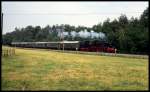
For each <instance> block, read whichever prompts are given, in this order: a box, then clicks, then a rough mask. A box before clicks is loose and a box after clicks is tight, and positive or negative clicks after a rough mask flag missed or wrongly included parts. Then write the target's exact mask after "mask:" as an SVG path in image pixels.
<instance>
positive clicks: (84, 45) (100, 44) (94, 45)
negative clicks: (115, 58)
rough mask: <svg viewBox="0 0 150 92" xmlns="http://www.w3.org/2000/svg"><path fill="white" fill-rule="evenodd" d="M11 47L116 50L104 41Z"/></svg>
mask: <svg viewBox="0 0 150 92" xmlns="http://www.w3.org/2000/svg"><path fill="white" fill-rule="evenodd" d="M11 46H14V47H24V48H46V49H57V50H76V51H87V52H108V53H115V52H116V51H115V50H116V48H115V47H114V46H112V45H111V44H109V43H108V42H105V41H98V40H94V41H57V42H12V43H11Z"/></svg>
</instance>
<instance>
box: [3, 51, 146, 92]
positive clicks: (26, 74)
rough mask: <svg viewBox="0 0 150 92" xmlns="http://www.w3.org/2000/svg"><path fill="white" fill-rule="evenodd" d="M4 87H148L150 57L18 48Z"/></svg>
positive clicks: (7, 62) (7, 60)
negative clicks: (97, 54)
mask: <svg viewBox="0 0 150 92" xmlns="http://www.w3.org/2000/svg"><path fill="white" fill-rule="evenodd" d="M2 90H148V59H136V58H123V57H111V56H94V55H83V54H71V53H60V52H54V51H45V50H38V49H37V50H36V49H34V50H32V49H31V50H27V49H20V48H17V49H16V54H15V55H13V56H9V57H2Z"/></svg>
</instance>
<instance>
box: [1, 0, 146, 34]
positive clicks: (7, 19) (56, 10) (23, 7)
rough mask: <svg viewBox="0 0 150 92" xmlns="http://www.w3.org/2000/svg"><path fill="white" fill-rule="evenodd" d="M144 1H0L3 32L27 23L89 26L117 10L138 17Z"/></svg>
mask: <svg viewBox="0 0 150 92" xmlns="http://www.w3.org/2000/svg"><path fill="white" fill-rule="evenodd" d="M147 7H148V1H147V2H146V1H145V2H142V1H140V2H137V1H136V2H135V1H134V2H129V1H128V2H110V1H109V2H8V1H7V2H2V12H3V13H4V17H3V32H2V33H3V34H5V33H6V32H12V31H14V28H15V27H18V28H22V27H26V26H28V25H32V26H41V27H45V26H46V25H50V26H52V25H55V24H70V25H74V26H78V25H82V26H86V27H92V26H93V25H95V24H98V23H100V22H103V21H104V20H106V19H107V18H110V20H113V19H114V18H118V17H119V16H120V15H121V14H126V16H127V17H128V18H129V19H130V18H131V17H132V16H133V17H137V18H139V16H140V15H141V14H142V12H143V11H144V10H145V9H146V8H147Z"/></svg>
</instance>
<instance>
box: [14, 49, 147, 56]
mask: <svg viewBox="0 0 150 92" xmlns="http://www.w3.org/2000/svg"><path fill="white" fill-rule="evenodd" d="M16 48H21V47H16ZM21 49H29V50H37V48H21ZM38 50H46V51H54V52H61V53H72V54H85V55H99V56H113V57H127V58H141V59H148V55H137V54H121V53H116V54H115V53H105V52H85V51H70V50H64V51H63V50H54V49H41V48H40V49H38Z"/></svg>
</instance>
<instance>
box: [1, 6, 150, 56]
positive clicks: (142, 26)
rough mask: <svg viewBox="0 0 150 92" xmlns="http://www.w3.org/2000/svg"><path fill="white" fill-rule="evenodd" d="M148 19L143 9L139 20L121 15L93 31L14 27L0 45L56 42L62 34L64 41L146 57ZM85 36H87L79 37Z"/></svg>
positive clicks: (92, 29) (3, 36)
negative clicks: (106, 45)
mask: <svg viewBox="0 0 150 92" xmlns="http://www.w3.org/2000/svg"><path fill="white" fill-rule="evenodd" d="M148 15H149V8H148V7H147V9H145V10H144V11H143V13H142V14H141V15H140V17H139V18H134V17H132V18H130V19H128V18H127V16H126V15H125V14H121V15H120V16H119V17H118V18H117V19H114V20H113V21H110V19H109V18H107V19H106V20H105V21H104V22H103V23H98V24H97V25H93V27H85V26H77V27H75V26H73V25H69V24H61V25H53V26H50V25H47V26H45V27H43V28H42V27H40V26H35V27H33V26H32V25H29V26H27V27H25V28H17V27H16V28H15V29H14V31H13V32H9V33H6V34H3V35H2V44H3V45H9V44H11V42H35V41H44V42H46V41H60V37H61V36H60V35H61V34H60V33H61V32H63V33H64V38H63V39H64V40H68V41H75V40H78V41H84V40H95V39H97V40H105V41H107V42H109V43H111V44H112V45H113V46H115V47H116V48H117V50H118V52H119V53H133V54H148V47H149V44H148V43H149V35H148V34H149V28H148ZM85 32H86V33H89V35H87V36H83V34H84V33H85ZM80 33H82V35H81V34H80ZM93 33H94V34H93ZM65 34H67V35H65Z"/></svg>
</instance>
